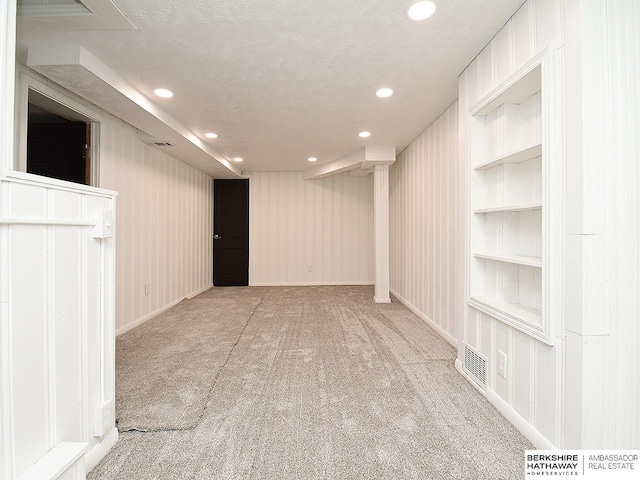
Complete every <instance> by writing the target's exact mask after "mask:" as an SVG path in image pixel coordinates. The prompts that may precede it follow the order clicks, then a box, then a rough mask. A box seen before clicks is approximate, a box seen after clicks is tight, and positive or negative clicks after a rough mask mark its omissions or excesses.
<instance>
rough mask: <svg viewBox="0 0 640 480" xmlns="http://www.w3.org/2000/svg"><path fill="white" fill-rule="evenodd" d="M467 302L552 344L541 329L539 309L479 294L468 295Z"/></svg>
mask: <svg viewBox="0 0 640 480" xmlns="http://www.w3.org/2000/svg"><path fill="white" fill-rule="evenodd" d="M467 303H468V304H469V306H471V307H473V308H475V309H476V310H479V311H481V312H483V313H486V314H487V315H490V316H492V317H494V318H496V319H498V320H501V321H503V322H506V323H508V324H509V325H512V326H514V327H515V328H517V329H518V330H521V331H523V332H525V333H527V334H529V335H531V336H532V337H534V338H536V339H538V340H540V341H542V342H544V343H546V344H547V345H553V341H552V339H551V338H547V336H546V335H545V334H544V332H543V330H542V315H541V313H540V311H539V310H536V309H534V308H531V307H526V306H524V305H520V304H517V303H506V302H501V301H499V300H495V299H493V298H488V297H481V296H472V297H469V300H468V302H467Z"/></svg>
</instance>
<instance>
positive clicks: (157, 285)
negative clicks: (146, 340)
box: [100, 116, 213, 333]
mask: <svg viewBox="0 0 640 480" xmlns="http://www.w3.org/2000/svg"><path fill="white" fill-rule="evenodd" d="M100 128H101V137H102V149H101V152H100V185H101V186H102V187H104V188H108V189H111V190H115V191H117V192H118V218H117V222H118V251H117V278H116V286H117V290H116V306H117V307H116V327H117V331H118V333H122V332H124V331H127V330H129V329H131V328H133V327H134V326H136V325H139V324H140V323H142V322H143V321H145V320H147V319H149V318H151V317H152V316H154V315H155V314H157V313H159V312H160V311H162V310H163V309H166V308H167V307H169V306H171V305H173V304H175V303H176V302H178V301H180V300H182V299H183V298H184V297H187V296H192V295H194V294H195V293H198V292H200V291H202V290H203V289H206V288H208V287H209V286H211V284H212V244H211V235H212V225H213V180H212V179H211V177H209V176H208V175H206V174H204V173H202V172H200V171H198V170H196V169H195V168H193V167H191V166H189V165H187V164H185V163H183V162H181V161H179V160H176V159H175V158H173V157H171V156H170V155H169V154H168V153H165V152H163V151H160V150H159V149H157V148H152V147H150V146H148V145H146V144H144V143H142V142H141V141H140V140H138V138H137V137H136V132H135V129H134V128H133V127H131V126H129V125H127V124H125V123H123V122H121V121H120V120H117V119H114V118H113V117H110V116H107V117H105V119H104V120H103V121H102V123H101V124H100ZM168 152H169V153H170V149H168ZM147 283H148V284H150V294H149V295H145V284H147Z"/></svg>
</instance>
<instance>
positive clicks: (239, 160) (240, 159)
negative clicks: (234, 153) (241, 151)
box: [233, 157, 244, 163]
mask: <svg viewBox="0 0 640 480" xmlns="http://www.w3.org/2000/svg"><path fill="white" fill-rule="evenodd" d="M243 160H244V158H242V157H235V158H234V159H233V161H234V162H238V163H240V162H242V161H243Z"/></svg>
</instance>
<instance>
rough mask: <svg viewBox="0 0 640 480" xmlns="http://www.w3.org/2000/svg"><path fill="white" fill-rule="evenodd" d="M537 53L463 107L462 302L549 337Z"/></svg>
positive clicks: (540, 72)
mask: <svg viewBox="0 0 640 480" xmlns="http://www.w3.org/2000/svg"><path fill="white" fill-rule="evenodd" d="M545 57H546V54H544V53H543V54H541V55H539V56H538V57H536V58H535V59H533V60H532V61H531V62H529V63H528V64H527V65H525V66H524V67H523V68H521V69H520V70H519V71H518V72H516V73H515V74H514V75H512V76H511V77H510V78H508V79H507V80H506V81H505V82H503V83H502V84H501V85H499V86H498V87H496V88H495V89H494V90H493V91H491V92H490V93H489V94H488V95H486V96H485V97H484V98H482V99H481V100H480V101H479V102H478V103H476V104H475V105H474V106H473V107H472V108H471V109H470V110H469V127H470V128H469V134H470V138H469V152H470V158H469V167H470V197H469V203H470V210H471V213H470V215H469V222H470V225H469V242H470V255H469V266H468V279H469V286H468V288H469V298H468V303H469V305H471V306H472V307H474V308H475V309H477V310H480V311H482V312H483V313H486V314H488V315H490V316H492V317H493V318H496V319H498V320H501V321H503V322H506V323H508V324H510V325H512V326H514V327H515V328H518V329H520V330H522V331H524V332H526V333H529V334H530V335H532V336H534V337H536V338H538V339H540V340H542V341H544V342H546V343H551V334H550V327H549V321H548V318H546V316H545V314H544V311H545V309H544V304H545V300H546V299H545V284H546V282H545V281H544V279H545V274H546V270H547V263H546V260H545V253H546V252H545V233H546V232H545V228H544V221H543V220H544V217H545V211H546V208H547V205H546V201H545V198H544V191H545V186H544V178H545V177H544V170H545V163H544V159H545V138H544V135H543V118H544V115H543V113H544V112H543V95H544V92H543V91H542V90H543V84H544V83H543V69H544V68H545Z"/></svg>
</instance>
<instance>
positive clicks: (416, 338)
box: [88, 287, 532, 480]
mask: <svg viewBox="0 0 640 480" xmlns="http://www.w3.org/2000/svg"><path fill="white" fill-rule="evenodd" d="M372 297H373V288H372V287H277V288H270V287H263V288H257V287H251V288H213V289H211V290H209V291H207V292H206V293H204V294H202V295H200V296H198V297H196V298H194V299H191V300H185V301H183V302H181V303H180V304H178V305H177V306H175V307H174V308H172V309H170V310H169V311H167V312H166V313H165V314H163V315H161V316H160V317H157V318H155V319H153V320H151V321H149V322H147V323H145V324H144V325H142V326H140V327H138V328H136V329H134V330H132V331H131V332H129V333H127V334H125V335H122V336H121V337H119V338H118V339H117V360H116V397H117V398H116V408H117V411H116V417H117V420H118V429H119V430H120V432H121V434H120V440H119V442H118V443H117V444H116V446H115V447H114V448H113V449H112V451H111V452H110V453H109V454H108V455H107V457H106V458H105V459H104V460H103V461H102V462H101V463H100V464H99V465H98V466H97V467H96V468H95V469H94V470H93V471H92V472H91V473H90V474H89V476H88V478H89V479H92V480H98V479H127V480H128V479H188V478H194V479H209V478H211V479H214V478H215V479H217V478H220V479H359V478H362V479H398V480H399V479H433V480H440V479H520V478H523V473H524V450H525V449H527V448H532V446H531V445H530V444H529V442H528V441H527V440H526V439H525V438H524V437H523V436H522V435H520V433H518V431H517V430H516V429H515V428H514V427H513V426H512V425H510V424H509V423H508V422H507V421H506V420H505V419H504V418H503V417H502V416H501V415H500V414H499V413H498V412H497V411H496V410H495V409H494V408H493V406H491V405H490V404H489V403H488V402H487V401H486V399H485V398H484V397H483V396H482V395H481V394H480V393H478V392H477V391H476V390H475V388H474V387H473V386H472V385H470V384H469V383H468V382H467V381H466V380H465V379H464V378H463V377H462V376H461V375H460V374H459V373H458V372H457V371H456V370H455V368H454V366H453V364H454V359H455V355H456V353H455V351H454V349H453V348H452V347H451V346H450V345H449V344H447V343H446V342H445V341H444V340H442V339H441V338H440V337H439V336H438V335H437V334H436V333H435V332H434V331H433V330H431V329H430V328H429V327H428V326H427V325H426V324H425V323H424V322H423V321H422V320H420V319H419V318H418V317H416V316H415V315H413V313H411V312H410V311H409V310H408V309H407V308H405V307H404V306H403V305H401V304H400V303H398V302H396V301H394V302H393V303H391V304H388V305H376V304H375V303H373V298H372Z"/></svg>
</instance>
